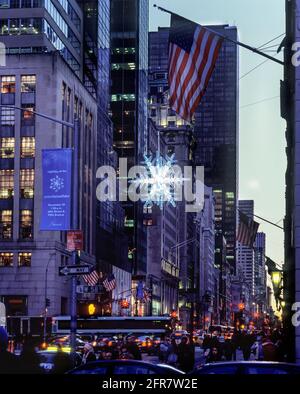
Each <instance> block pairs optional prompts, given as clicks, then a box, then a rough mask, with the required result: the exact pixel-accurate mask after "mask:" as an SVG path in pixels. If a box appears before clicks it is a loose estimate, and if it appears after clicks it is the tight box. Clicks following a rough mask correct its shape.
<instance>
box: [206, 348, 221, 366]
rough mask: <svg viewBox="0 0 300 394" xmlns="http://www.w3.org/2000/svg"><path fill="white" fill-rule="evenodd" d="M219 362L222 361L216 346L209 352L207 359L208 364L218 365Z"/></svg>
mask: <svg viewBox="0 0 300 394" xmlns="http://www.w3.org/2000/svg"><path fill="white" fill-rule="evenodd" d="M218 361H221V354H220V352H219V349H218V348H217V347H215V346H214V347H212V348H211V349H210V350H209V353H208V355H207V358H206V364H208V363H216V362H218Z"/></svg>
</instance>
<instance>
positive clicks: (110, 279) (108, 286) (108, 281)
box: [103, 274, 117, 291]
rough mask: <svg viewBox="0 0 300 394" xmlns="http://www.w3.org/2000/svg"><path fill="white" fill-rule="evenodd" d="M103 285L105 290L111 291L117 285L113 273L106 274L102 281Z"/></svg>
mask: <svg viewBox="0 0 300 394" xmlns="http://www.w3.org/2000/svg"><path fill="white" fill-rule="evenodd" d="M103 286H104V287H105V290H106V291H112V290H114V289H115V288H116V287H117V282H116V278H115V276H114V274H111V275H109V276H107V278H105V279H104V281H103Z"/></svg>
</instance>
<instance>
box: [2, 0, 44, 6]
mask: <svg viewBox="0 0 300 394" xmlns="http://www.w3.org/2000/svg"><path fill="white" fill-rule="evenodd" d="M43 2H44V1H43V0H0V8H33V7H42V6H43Z"/></svg>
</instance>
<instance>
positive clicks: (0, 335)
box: [0, 327, 19, 374]
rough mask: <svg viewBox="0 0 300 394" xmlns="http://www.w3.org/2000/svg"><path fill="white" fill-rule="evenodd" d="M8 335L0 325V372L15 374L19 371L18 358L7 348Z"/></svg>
mask: <svg viewBox="0 0 300 394" xmlns="http://www.w3.org/2000/svg"><path fill="white" fill-rule="evenodd" d="M7 348H8V335H7V332H6V330H5V329H4V328H3V327H0V374H17V373H18V372H19V362H18V358H17V357H16V356H15V355H14V354H12V353H10V352H9V351H8V350H7Z"/></svg>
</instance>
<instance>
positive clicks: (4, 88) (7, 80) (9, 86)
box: [1, 75, 16, 94]
mask: <svg viewBox="0 0 300 394" xmlns="http://www.w3.org/2000/svg"><path fill="white" fill-rule="evenodd" d="M15 92H16V77H15V76H14V75H10V76H3V77H1V93H2V94H6V93H15Z"/></svg>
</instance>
